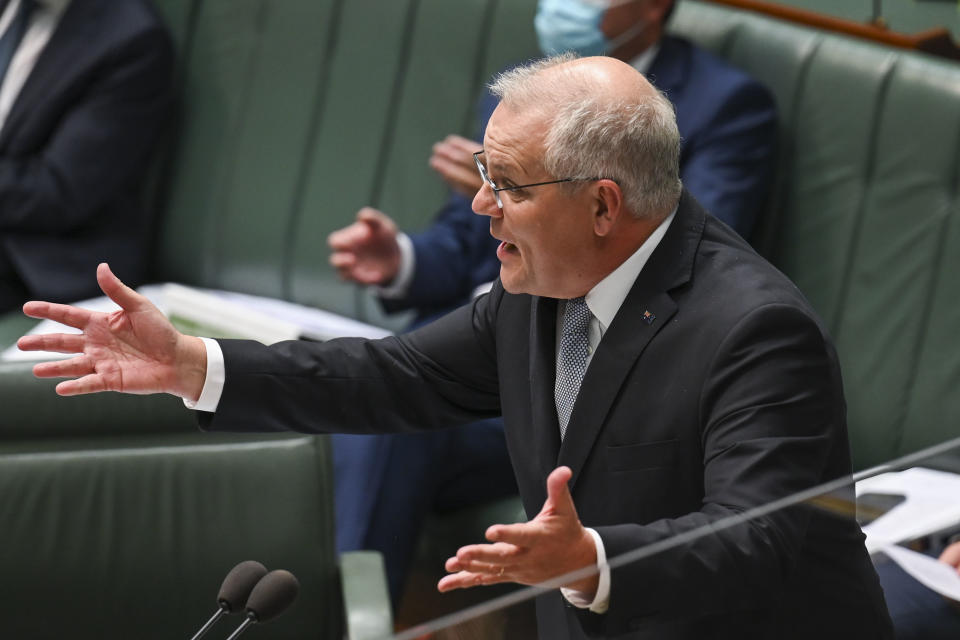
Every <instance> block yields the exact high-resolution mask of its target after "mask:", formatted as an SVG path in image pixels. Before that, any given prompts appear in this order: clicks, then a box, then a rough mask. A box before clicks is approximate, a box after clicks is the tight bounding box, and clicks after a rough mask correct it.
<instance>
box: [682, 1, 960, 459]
mask: <svg viewBox="0 0 960 640" xmlns="http://www.w3.org/2000/svg"><path fill="white" fill-rule="evenodd" d="M678 9H679V10H678V15H677V16H676V19H675V21H674V25H673V28H674V29H675V30H676V31H677V32H679V33H682V34H685V35H687V36H689V37H691V38H692V39H694V40H696V41H698V42H700V43H701V44H703V45H704V46H706V47H708V48H711V49H713V50H714V51H716V52H717V53H719V54H720V55H722V56H724V57H726V58H728V59H729V60H730V61H731V62H733V63H734V64H736V65H738V66H740V67H741V68H743V69H745V70H747V71H748V72H750V73H752V74H753V75H755V76H757V77H758V78H760V79H761V80H762V81H763V82H765V83H766V84H767V85H768V86H769V87H770V88H771V89H772V90H773V92H774V94H775V96H776V99H777V103H778V106H779V109H780V116H781V126H780V134H781V135H780V159H779V162H778V167H777V170H778V175H777V184H776V189H775V192H774V194H773V196H772V198H771V202H770V206H769V207H768V210H767V212H766V216H765V218H764V220H763V224H762V227H761V229H760V231H759V233H758V237H757V238H756V239H755V240H756V243H757V244H758V246H759V248H760V249H761V251H762V252H764V253H765V254H766V255H767V256H768V257H769V258H770V259H771V260H772V261H773V262H774V264H776V265H777V266H778V267H780V268H781V269H782V270H783V271H784V272H785V273H786V274H787V275H789V276H790V277H791V278H792V279H793V280H794V282H796V284H797V286H799V287H800V289H801V290H802V291H803V292H804V294H805V295H806V296H807V298H808V299H809V300H810V301H811V303H813V305H814V307H815V308H816V309H817V311H818V312H819V313H820V314H821V316H822V317H823V318H824V320H825V321H826V323H827V325H828V327H829V328H830V330H831V332H832V334H833V336H834V339H835V340H836V343H837V350H838V353H839V355H840V360H841V363H842V367H843V376H844V386H845V391H846V397H847V404H848V414H849V417H848V422H849V426H850V437H851V442H852V447H853V456H854V463H855V466H856V467H858V468H862V467H866V466H869V465H873V464H877V463H880V462H882V461H885V460H888V459H890V458H893V457H895V456H897V455H901V454H903V453H907V452H909V451H913V450H916V449H918V448H920V447H922V446H924V445H930V444H933V443H935V442H940V441H943V440H945V439H947V438H949V437H954V436H956V435H957V434H958V433H960V424H958V422H960V420H958V419H960V396H958V395H957V394H956V393H950V392H949V390H950V389H951V388H955V385H956V383H957V382H958V381H960V349H957V347H956V345H955V343H954V340H953V338H952V336H951V335H950V333H951V331H950V329H949V327H951V326H953V327H956V326H957V324H956V322H955V321H956V319H957V317H958V313H960V310H958V304H960V301H958V299H957V296H956V295H955V292H956V291H957V288H956V286H953V285H956V284H957V276H956V274H955V271H956V268H955V267H956V265H957V264H960V245H958V244H957V241H956V236H957V230H956V227H957V226H958V223H960V221H958V220H957V218H958V216H960V205H958V189H957V184H958V183H960V165H958V155H957V145H956V141H957V140H960V67H957V65H956V64H955V63H951V62H946V61H941V60H937V59H933V58H930V57H928V56H926V55H923V54H916V53H911V52H905V51H895V50H891V49H887V48H883V47H880V46H877V45H873V44H869V43H865V42H861V41H857V40H852V39H849V38H845V37H840V36H835V35H831V34H824V33H821V32H817V31H814V30H812V29H807V28H802V27H796V26H792V25H788V24H784V23H781V22H777V21H775V20H772V19H768V18H765V17H762V16H759V15H755V14H749V13H745V12H739V11H733V10H729V9H725V8H720V7H717V6H711V5H708V4H706V3H702V2H696V1H694V0H685V1H684V2H682V3H681V4H680V6H679V7H678ZM951 322H953V324H952V325H951V324H950V323H951ZM951 385H953V386H951Z"/></svg>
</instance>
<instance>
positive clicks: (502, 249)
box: [497, 241, 520, 260]
mask: <svg viewBox="0 0 960 640" xmlns="http://www.w3.org/2000/svg"><path fill="white" fill-rule="evenodd" d="M519 255H520V249H518V248H517V245H515V244H513V243H512V242H506V241H502V242H501V243H500V246H499V247H497V257H498V258H500V259H501V260H502V259H503V258H504V257H507V256H519Z"/></svg>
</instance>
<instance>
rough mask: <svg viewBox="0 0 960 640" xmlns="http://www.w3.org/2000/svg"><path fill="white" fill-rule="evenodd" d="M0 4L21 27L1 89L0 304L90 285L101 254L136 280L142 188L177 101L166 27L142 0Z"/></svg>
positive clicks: (144, 249) (143, 235)
mask: <svg viewBox="0 0 960 640" xmlns="http://www.w3.org/2000/svg"><path fill="white" fill-rule="evenodd" d="M3 4H4V5H5V13H6V14H9V16H11V17H12V20H11V22H10V25H11V26H10V28H12V29H15V28H17V26H18V25H19V33H18V36H19V38H18V45H17V47H16V48H15V49H13V50H12V52H13V56H12V59H11V60H10V64H9V67H8V68H7V72H6V75H5V77H4V80H3V88H2V91H0V113H2V114H3V116H4V120H3V124H2V129H0V311H5V310H10V309H15V308H19V307H20V305H21V304H23V302H24V301H26V300H28V299H30V298H31V297H43V298H48V299H51V300H77V299H79V298H82V297H87V296H89V295H93V294H95V293H96V288H95V287H92V286H91V284H92V283H90V282H89V279H88V278H87V277H85V275H84V274H86V273H88V272H89V270H90V269H92V268H93V267H94V266H95V265H96V264H97V263H98V262H101V261H104V260H109V261H110V262H111V263H113V264H116V265H117V268H118V270H119V271H120V272H121V273H123V274H125V277H127V278H129V279H130V280H131V281H139V280H141V279H142V278H143V277H144V275H145V273H144V271H145V269H146V264H147V257H148V253H149V241H150V238H151V237H152V234H153V231H154V229H153V228H152V225H151V220H150V218H149V216H148V208H147V207H146V206H144V204H143V203H141V202H140V201H139V188H140V186H141V184H140V183H141V181H142V178H143V176H144V173H145V170H146V168H147V165H148V162H149V155H150V152H151V150H152V149H153V147H154V146H155V143H156V141H157V140H158V139H159V134H160V133H161V128H162V125H163V123H164V121H165V119H166V117H167V115H168V113H169V110H170V107H171V105H172V100H171V98H172V93H171V89H172V71H173V53H172V51H173V50H172V44H171V42H170V38H169V36H168V34H167V32H166V30H165V29H164V27H163V25H162V23H161V22H160V20H159V18H158V17H157V15H156V13H155V11H154V10H153V8H152V7H151V6H150V5H149V3H147V2H145V1H143V0H122V1H121V0H10V1H9V2H4V3H3ZM8 30H9V29H8ZM4 37H6V35H5V36H4ZM8 106H9V110H8V111H7V110H6V109H7V107H8Z"/></svg>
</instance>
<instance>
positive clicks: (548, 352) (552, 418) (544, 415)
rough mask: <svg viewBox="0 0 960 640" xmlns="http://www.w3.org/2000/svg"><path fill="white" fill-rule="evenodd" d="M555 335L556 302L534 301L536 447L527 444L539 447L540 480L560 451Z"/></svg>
mask: <svg viewBox="0 0 960 640" xmlns="http://www.w3.org/2000/svg"><path fill="white" fill-rule="evenodd" d="M556 333H557V301H556V300H555V299H553V298H535V299H534V300H533V317H532V321H531V322H530V344H531V346H532V348H531V358H530V406H531V414H532V417H533V424H534V429H535V433H536V443H535V444H534V443H530V446H537V447H538V450H537V468H538V469H539V470H540V471H541V474H542V475H541V477H542V478H543V479H546V477H547V475H548V474H549V473H550V472H551V471H553V469H554V467H555V466H556V464H555V463H556V460H557V452H558V451H559V450H560V425H559V423H558V422H557V407H556V404H555V402H554V398H553V384H554V380H555V378H556V367H557V357H556V342H557V340H556ZM541 443H542V444H541ZM538 509H539V507H538Z"/></svg>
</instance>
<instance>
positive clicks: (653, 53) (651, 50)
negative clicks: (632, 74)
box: [630, 40, 660, 75]
mask: <svg viewBox="0 0 960 640" xmlns="http://www.w3.org/2000/svg"><path fill="white" fill-rule="evenodd" d="M659 52H660V41H659V40H658V41H656V42H654V43H653V44H652V45H650V46H649V47H647V48H646V49H645V50H644V51H643V52H642V53H641V54H640V55H638V56H637V57H636V58H634V59H633V60H631V61H630V66H631V67H633V68H634V69H636V70H637V71H639V72H640V73H642V74H643V75H647V71H648V70H649V69H650V65H651V64H653V59H654V58H656V57H657V53H659Z"/></svg>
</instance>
